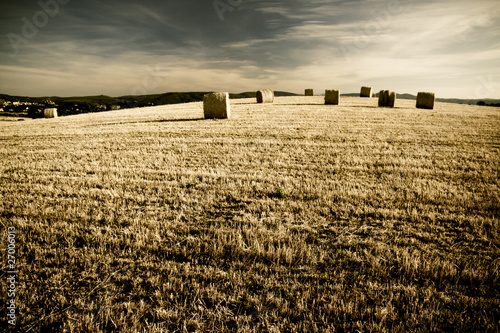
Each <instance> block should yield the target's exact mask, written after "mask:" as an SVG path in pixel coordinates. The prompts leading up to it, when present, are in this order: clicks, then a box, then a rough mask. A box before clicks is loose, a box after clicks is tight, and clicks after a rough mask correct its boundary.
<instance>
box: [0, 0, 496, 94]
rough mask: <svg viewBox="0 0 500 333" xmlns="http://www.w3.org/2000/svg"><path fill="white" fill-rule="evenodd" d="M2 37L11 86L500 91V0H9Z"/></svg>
mask: <svg viewBox="0 0 500 333" xmlns="http://www.w3.org/2000/svg"><path fill="white" fill-rule="evenodd" d="M42 4H45V5H43V6H42ZM44 7H45V8H44ZM0 37H1V38H0V93H6V94H11V95H23V96H55V95H57V96H83V95H99V94H104V95H110V96H122V95H130V94H152V93H163V92H170V91H229V92H243V91H255V90H258V89H263V88H267V87H269V88H273V89H274V90H283V91H290V92H296V93H303V92H304V89H305V88H314V89H315V92H316V93H321V92H324V90H325V89H339V90H340V91H341V93H348V92H359V89H360V87H361V86H362V85H368V86H372V87H373V88H374V89H375V90H376V91H378V90H381V89H391V90H395V91H397V92H398V93H412V94H416V93H417V92H419V91H432V92H435V93H436V94H437V97H462V98H466V97H467V98H480V99H483V98H500V6H499V3H498V0H478V1H470V0H449V1H448V0H434V1H428V0H422V1H417V0H413V1H411V0H400V1H397V0H396V1H394V0H349V1H346V0H333V1H326V0H310V1H296V0H292V1H281V0H268V1H259V0H216V1H214V0H182V1H171V0H163V1H155V0H145V1H140V2H139V1H130V0H119V1H118V0H107V1H99V0H86V1H77V0H41V1H38V0H32V1H28V0H3V1H1V4H0Z"/></svg>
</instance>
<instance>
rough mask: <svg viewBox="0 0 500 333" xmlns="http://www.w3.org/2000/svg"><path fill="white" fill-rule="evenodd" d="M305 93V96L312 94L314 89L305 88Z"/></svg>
mask: <svg viewBox="0 0 500 333" xmlns="http://www.w3.org/2000/svg"><path fill="white" fill-rule="evenodd" d="M305 95H306V96H314V89H306V91H305Z"/></svg>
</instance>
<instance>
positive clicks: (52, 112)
mask: <svg viewBox="0 0 500 333" xmlns="http://www.w3.org/2000/svg"><path fill="white" fill-rule="evenodd" d="M43 117H44V118H57V109H56V108H47V109H44V110H43Z"/></svg>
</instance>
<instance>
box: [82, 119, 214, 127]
mask: <svg viewBox="0 0 500 333" xmlns="http://www.w3.org/2000/svg"><path fill="white" fill-rule="evenodd" d="M198 120H205V118H188V119H156V120H137V121H122V122H116V123H101V124H92V125H88V126H87V127H90V126H113V125H125V124H148V123H176V122H187V121H198Z"/></svg>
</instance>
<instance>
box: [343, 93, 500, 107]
mask: <svg viewBox="0 0 500 333" xmlns="http://www.w3.org/2000/svg"><path fill="white" fill-rule="evenodd" d="M341 96H350V97H359V93H348V94H341ZM375 96H376V97H378V93H376V94H375ZM396 97H397V98H399V99H411V100H417V96H415V95H412V94H396ZM436 101H438V102H443V103H455V104H469V105H485V106H500V99H490V98H486V99H460V98H439V97H438V98H436Z"/></svg>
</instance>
